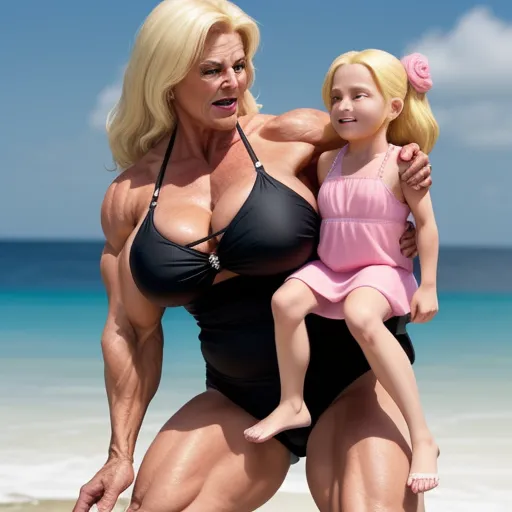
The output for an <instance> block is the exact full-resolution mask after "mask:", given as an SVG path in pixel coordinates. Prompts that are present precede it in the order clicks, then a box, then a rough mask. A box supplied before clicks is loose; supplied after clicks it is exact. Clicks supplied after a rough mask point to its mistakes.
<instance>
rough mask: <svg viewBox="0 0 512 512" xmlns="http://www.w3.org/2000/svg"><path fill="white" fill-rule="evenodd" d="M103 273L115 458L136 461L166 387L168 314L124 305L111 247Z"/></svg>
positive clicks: (136, 301)
mask: <svg viewBox="0 0 512 512" xmlns="http://www.w3.org/2000/svg"><path fill="white" fill-rule="evenodd" d="M101 273H102V276H103V280H104V283H105V286H106V288H107V295H108V301H109V310H108V316H107V321H106V324H105V328H104V330H103V335H102V339H101V348H102V352H103V359H104V364H105V385H106V391H107V397H108V403H109V409H110V423H111V439H110V446H109V458H111V457H114V458H123V459H127V460H130V461H132V460H133V453H134V450H135V443H136V440H137V437H138V434H139V430H140V427H141V425H142V420H143V418H144V415H145V414H146V410H147V407H148V406H149V403H150V401H151V400H152V398H153V396H154V395H155V393H156V391H157V389H158V385H159V383H160V377H161V371H162V350H163V333H162V328H161V322H160V320H161V317H162V313H163V311H162V310H160V309H159V308H156V307H154V306H152V305H150V304H148V303H147V301H146V300H145V299H143V298H142V297H140V296H139V297H137V296H131V297H130V298H129V299H128V300H129V301H130V305H129V307H126V306H125V305H124V304H123V302H122V300H121V297H120V286H119V254H117V252H116V250H115V249H114V248H113V247H112V246H111V245H110V244H109V243H108V242H107V244H106V246H105V249H104V251H103V255H102V258H101ZM135 309H138V310H139V313H138V314H137V316H135V315H130V313H129V311H131V310H135Z"/></svg>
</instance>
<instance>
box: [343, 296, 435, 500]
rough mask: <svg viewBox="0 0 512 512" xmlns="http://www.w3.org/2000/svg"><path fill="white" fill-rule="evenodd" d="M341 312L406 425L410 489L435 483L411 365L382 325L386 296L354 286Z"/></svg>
mask: <svg viewBox="0 0 512 512" xmlns="http://www.w3.org/2000/svg"><path fill="white" fill-rule="evenodd" d="M343 312H344V316H345V321H346V323H347V326H348V328H349V330H350V332H351V333H352V335H353V336H354V338H355V339H356V340H357V342H358V343H359V345H360V347H361V349H362V351H363V352H364V355H365V357H366V359H367V360H368V363H369V364H370V366H371V368H372V370H373V372H374V374H375V376H376V377H377V379H378V380H379V382H380V383H381V384H382V386H383V387H384V389H385V390H386V391H387V392H388V393H389V394H390V395H391V397H392V398H393V400H394V401H395V402H396V404H397V405H398V407H399V408H400V411H401V412H402V414H403V416H404V418H405V420H406V422H407V425H408V427H409V432H410V435H411V442H412V452H413V456H412V464H411V475H410V478H409V480H408V484H409V485H411V488H412V490H413V491H414V492H424V491H428V490H430V489H432V488H434V487H436V486H437V484H438V478H437V457H438V455H439V450H438V447H437V445H436V443H435V442H434V439H433V437H432V434H431V433H430V430H429V428H428V426H427V422H426V419H425V415H424V413H423V409H422V407H421V401H420V395H419V391H418V386H417V384H416V378H415V376H414V372H413V369H412V365H411V363H410V361H409V359H408V358H407V355H406V354H405V352H404V351H403V349H402V347H401V346H400V345H399V343H398V342H397V340H396V338H395V337H394V336H393V335H392V334H391V333H390V332H389V330H388V329H387V328H386V326H385V325H384V319H385V318H386V317H388V316H390V314H391V307H390V305H389V303H388V301H387V299H386V298H385V297H384V296H383V295H382V294H381V293H380V292H379V291H377V290H375V289H374V288H370V287H362V288H358V289H356V290H354V291H353V292H351V293H350V294H349V295H348V297H347V298H346V299H345V302H344V305H343Z"/></svg>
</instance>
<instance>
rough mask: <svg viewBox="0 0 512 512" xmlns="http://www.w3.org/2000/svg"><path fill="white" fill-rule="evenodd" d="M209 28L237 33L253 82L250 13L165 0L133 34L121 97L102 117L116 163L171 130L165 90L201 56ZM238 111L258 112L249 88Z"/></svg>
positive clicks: (212, 0) (217, 0)
mask: <svg viewBox="0 0 512 512" xmlns="http://www.w3.org/2000/svg"><path fill="white" fill-rule="evenodd" d="M214 27H222V28H224V27H226V28H227V29H229V30H233V31H236V32H238V33H239V34H240V36H241V37H242V41H243V44H244V50H245V54H246V58H247V68H246V69H247V75H248V85H249V87H250V86H251V85H252V83H253V81H254V66H253V63H252V59H253V56H254V54H255V53H256V50H257V48H258V44H259V39H260V34H259V29H258V26H257V25H256V22H255V21H254V20H253V19H252V18H250V17H249V16H248V15H247V14H245V13H244V12H243V11H242V10H241V9H240V8H239V7H237V6H236V5H234V4H233V3H231V2H229V1H227V0H186V1H185V0H164V1H163V2H161V3H160V4H158V5H157V6H156V7H155V9H153V11H152V12H151V13H150V14H149V16H148V17H147V18H146V20H145V22H144V24H143V25H142V27H141V28H140V30H139V32H138V34H137V38H136V41H135V45H134V48H133V51H132V54H131V58H130V61H129V62H128V67H127V69H126V71H125V75H124V80H123V88H122V94H121V98H120V99H119V101H118V103H117V104H116V106H115V107H114V108H113V109H112V111H111V112H110V114H109V116H108V119H107V133H108V139H109V144H110V149H111V151H112V155H113V158H114V162H115V163H116V164H117V166H118V167H119V168H121V169H126V168H127V167H130V166H131V165H133V164H134V163H135V162H136V161H137V160H138V159H140V158H141V157H142V156H143V155H144V154H146V153H147V151H148V150H149V149H150V148H151V147H153V146H154V145H155V144H156V142H157V141H158V140H159V139H160V138H161V137H163V136H164V135H165V134H166V133H169V132H171V131H172V130H173V129H174V126H175V124H176V117H175V115H174V113H173V111H172V108H171V107H170V104H169V95H170V91H171V90H172V88H173V87H174V86H175V85H176V84H178V83H179V82H180V81H181V80H183V78H184V77H185V76H186V75H187V73H188V72H189V71H190V69H191V68H192V66H193V64H194V63H195V62H196V61H197V60H198V59H199V58H200V56H201V54H202V51H203V49H204V45H205V41H206V38H207V36H208V34H209V32H210V30H211V29H212V28H214ZM238 112H239V114H240V115H245V114H251V113H256V112H258V105H257V104H256V100H255V99H254V97H253V95H252V94H251V93H250V91H249V90H247V91H246V92H245V94H244V96H243V98H242V99H241V100H240V101H239V110H238Z"/></svg>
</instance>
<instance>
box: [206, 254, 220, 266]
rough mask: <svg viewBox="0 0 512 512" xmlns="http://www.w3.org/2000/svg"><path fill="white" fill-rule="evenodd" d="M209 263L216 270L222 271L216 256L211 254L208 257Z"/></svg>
mask: <svg viewBox="0 0 512 512" xmlns="http://www.w3.org/2000/svg"><path fill="white" fill-rule="evenodd" d="M208 262H209V263H210V265H211V266H212V267H213V268H214V269H215V270H220V262H219V257H218V256H217V255H216V254H210V256H208Z"/></svg>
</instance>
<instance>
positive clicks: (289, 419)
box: [244, 401, 311, 443]
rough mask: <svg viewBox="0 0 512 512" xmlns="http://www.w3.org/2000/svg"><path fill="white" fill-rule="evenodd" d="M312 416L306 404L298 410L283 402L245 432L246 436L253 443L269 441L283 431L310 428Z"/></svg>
mask: <svg viewBox="0 0 512 512" xmlns="http://www.w3.org/2000/svg"><path fill="white" fill-rule="evenodd" d="M309 425H311V415H310V414H309V411H308V408H307V407H306V404H305V403H304V402H302V405H301V406H300V407H299V408H297V407H294V406H293V405H292V403H291V402H290V401H287V402H281V403H280V404H279V405H278V406H277V407H276V408H275V409H274V411H273V412H271V413H270V414H269V415H268V416H267V417H266V418H264V419H262V420H261V421H260V422H258V423H256V425H253V426H252V427H251V428H248V429H247V430H245V431H244V436H245V438H246V439H247V441H251V443H263V442H265V441H268V440H269V439H271V438H272V437H274V436H275V435H277V434H279V432H282V431H283V430H289V429H292V428H301V427H308V426H309Z"/></svg>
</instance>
